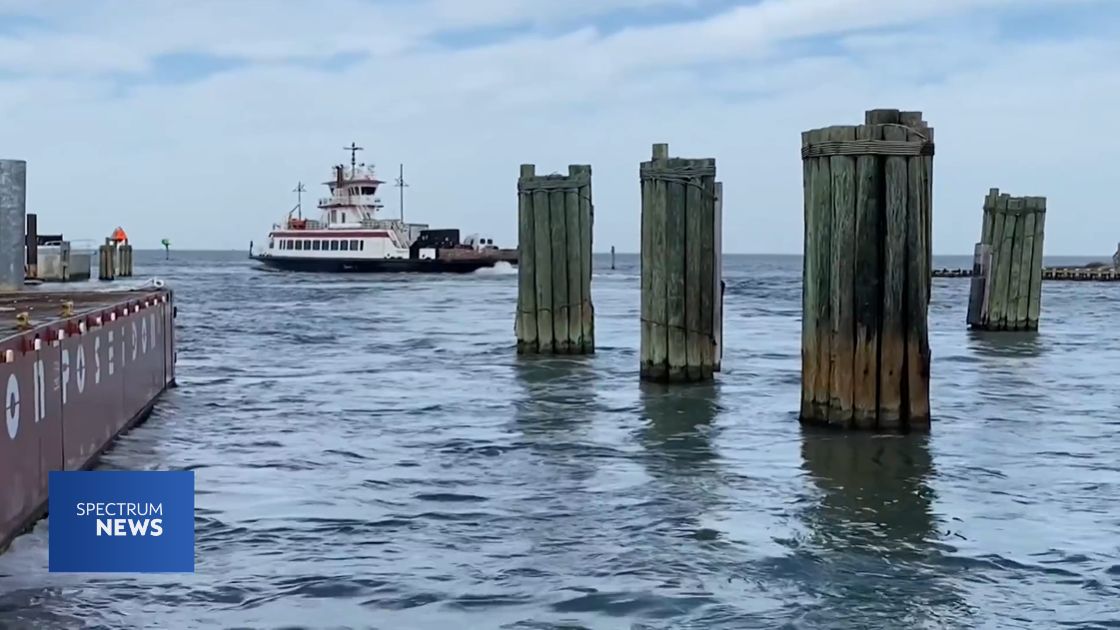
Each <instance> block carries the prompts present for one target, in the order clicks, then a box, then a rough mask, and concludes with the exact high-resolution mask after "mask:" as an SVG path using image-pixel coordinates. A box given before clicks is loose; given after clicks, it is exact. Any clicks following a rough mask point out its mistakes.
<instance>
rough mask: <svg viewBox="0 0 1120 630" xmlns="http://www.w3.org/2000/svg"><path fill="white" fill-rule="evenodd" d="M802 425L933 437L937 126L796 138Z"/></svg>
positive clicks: (880, 122)
mask: <svg viewBox="0 0 1120 630" xmlns="http://www.w3.org/2000/svg"><path fill="white" fill-rule="evenodd" d="M801 157H802V165H803V181H804V188H805V190H804V198H805V262H804V269H803V283H802V311H803V314H802V329H801V362H802V370H801V414H800V415H801V421H802V422H808V423H819V424H828V425H832V426H837V427H842V428H858V429H883V430H928V429H929V419H930V412H929V366H930V352H929V334H928V328H927V316H928V309H929V296H930V288H929V284H930V273H931V269H932V265H931V257H930V251H931V230H930V227H931V225H932V220H931V219H932V212H931V210H932V203H931V202H932V196H933V195H932V190H933V187H932V184H933V129H932V128H931V127H929V125H928V124H927V123H926V122H925V121H924V120H922V114H921V112H900V111H898V110H896V109H877V110H871V111H868V112H867V113H866V115H865V119H864V124H863V125H859V126H834V127H827V128H823V129H814V130H812V131H806V132H803V133H802V134H801Z"/></svg>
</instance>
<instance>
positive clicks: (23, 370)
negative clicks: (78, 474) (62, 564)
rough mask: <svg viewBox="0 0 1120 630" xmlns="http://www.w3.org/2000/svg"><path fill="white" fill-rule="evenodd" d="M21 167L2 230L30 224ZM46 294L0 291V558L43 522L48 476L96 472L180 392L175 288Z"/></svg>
mask: <svg viewBox="0 0 1120 630" xmlns="http://www.w3.org/2000/svg"><path fill="white" fill-rule="evenodd" d="M0 162H4V161H0ZM14 162H15V161H7V163H6V164H4V163H0V223H2V224H3V226H5V227H7V226H9V224H15V225H20V223H19V222H21V221H22V220H23V216H22V214H23V207H24V206H23V203H24V202H23V200H24V189H23V182H24V180H23V172H22V164H23V163H22V162H19V163H18V164H17V166H19V167H20V172H19V173H18V178H14V177H12V169H11V168H10V165H11V164H13V163H14ZM5 168H7V169H8V170H7V171H5ZM17 179H18V181H17ZM16 229H18V228H16ZM8 237H9V235H7V234H4V235H0V239H2V238H8ZM17 238H19V235H17ZM16 249H18V250H19V251H18V254H19V255H22V254H23V248H22V247H19V242H18V241H17V242H16V243H12V242H0V250H2V251H0V263H2V262H4V261H5V260H7V259H9V258H12V257H13V254H15V252H14V251H13V250H16ZM21 257H22V256H21ZM0 271H3V269H0ZM9 271H10V270H9ZM9 275H13V276H16V277H19V274H18V271H17V272H16V273H14V274H9ZM8 282H9V283H10V282H11V280H9V281H8ZM41 288H42V287H39V288H34V289H32V288H27V289H23V290H18V289H16V290H4V291H0V392H3V394H4V410H3V412H2V415H3V422H0V478H2V479H3V480H4V484H3V486H0V487H2V488H3V490H2V491H0V551H2V550H4V549H6V548H7V547H8V545H9V544H10V543H11V542H12V539H13V538H14V537H16V536H17V535H19V534H20V533H22V532H23V531H25V530H26V529H28V528H29V527H30V526H31V525H33V524H34V523H35V521H37V520H38V519H39V518H40V517H42V516H43V515H44V513H45V511H46V507H47V478H48V473H49V472H50V471H52V470H80V469H84V468H90V467H92V466H93V465H94V464H95V463H96V462H97V457H98V456H99V455H100V454H101V452H102V451H104V450H105V449H106V447H108V446H109V445H110V444H111V443H112V442H113V440H114V439H115V438H116V437H117V436H118V435H120V434H121V433H122V432H124V431H126V430H128V429H129V428H131V427H132V426H133V425H135V424H137V423H138V422H140V421H141V420H143V419H145V418H146V417H147V416H148V414H149V413H150V412H151V410H152V407H153V405H154V404H155V402H156V400H157V399H158V398H159V396H160V394H162V393H163V392H164V391H165V390H166V389H167V388H168V387H172V386H174V384H175V334H174V330H175V327H174V323H175V314H176V313H175V311H176V309H175V302H174V297H173V294H172V291H171V290H170V289H169V288H166V287H164V286H162V283H159V282H156V283H154V284H152V285H149V286H144V287H140V288H134V289H125V290H112V291H72V290H71V291H68V290H50V291H45V290H39V289H41Z"/></svg>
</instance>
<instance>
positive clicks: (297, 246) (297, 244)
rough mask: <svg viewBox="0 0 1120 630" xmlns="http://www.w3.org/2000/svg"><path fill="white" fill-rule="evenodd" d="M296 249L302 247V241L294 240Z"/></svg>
mask: <svg viewBox="0 0 1120 630" xmlns="http://www.w3.org/2000/svg"><path fill="white" fill-rule="evenodd" d="M296 249H297V250H302V249H303V241H296Z"/></svg>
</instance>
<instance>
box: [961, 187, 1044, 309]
mask: <svg viewBox="0 0 1120 630" xmlns="http://www.w3.org/2000/svg"><path fill="white" fill-rule="evenodd" d="M1045 224H1046V198H1045V197H1012V196H1011V195H1008V194H1006V193H1003V194H1001V193H1000V192H999V189H998V188H992V189H991V190H990V191H988V196H987V197H985V198H984V220H983V224H982V226H981V232H980V242H979V243H977V245H976V252H975V255H974V259H973V264H972V286H971V290H970V292H969V299H968V326H969V328H972V329H974V330H993V331H994V330H1038V317H1039V311H1040V308H1041V300H1042V276H1043V269H1042V245H1043V232H1044V227H1045Z"/></svg>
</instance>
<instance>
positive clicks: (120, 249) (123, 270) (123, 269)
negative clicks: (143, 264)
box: [117, 241, 132, 278]
mask: <svg viewBox="0 0 1120 630" xmlns="http://www.w3.org/2000/svg"><path fill="white" fill-rule="evenodd" d="M117 276H118V277H121V278H129V277H131V276H132V245H131V244H130V243H129V242H128V241H125V242H123V243H120V244H118V245H117Z"/></svg>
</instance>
